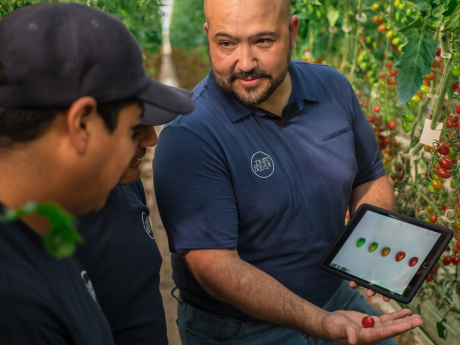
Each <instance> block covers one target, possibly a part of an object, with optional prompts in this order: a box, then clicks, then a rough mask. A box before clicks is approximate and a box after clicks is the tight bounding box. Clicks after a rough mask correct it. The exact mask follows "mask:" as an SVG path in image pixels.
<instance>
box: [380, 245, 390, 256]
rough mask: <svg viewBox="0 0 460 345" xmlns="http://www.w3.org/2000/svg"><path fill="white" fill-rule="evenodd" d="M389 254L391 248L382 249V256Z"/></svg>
mask: <svg viewBox="0 0 460 345" xmlns="http://www.w3.org/2000/svg"><path fill="white" fill-rule="evenodd" d="M390 252H391V248H390V247H385V248H383V249H382V256H383V257H385V256H387V255H388V254H390Z"/></svg>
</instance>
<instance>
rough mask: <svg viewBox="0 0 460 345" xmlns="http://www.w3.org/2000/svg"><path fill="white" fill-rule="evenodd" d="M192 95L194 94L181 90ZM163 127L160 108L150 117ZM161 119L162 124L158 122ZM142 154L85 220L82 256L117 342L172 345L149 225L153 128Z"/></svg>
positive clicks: (146, 129)
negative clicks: (145, 167)
mask: <svg viewBox="0 0 460 345" xmlns="http://www.w3.org/2000/svg"><path fill="white" fill-rule="evenodd" d="M178 90H180V91H181V92H183V93H184V94H186V95H188V96H191V94H192V92H191V91H187V90H182V89H178ZM146 117H152V118H153V121H152V122H150V123H153V124H155V123H156V124H160V123H158V120H157V118H158V117H160V118H162V119H164V120H166V117H163V116H162V114H161V111H160V110H158V109H157V110H156V111H155V112H152V111H150V112H147V113H146V114H144V119H143V123H144V122H145V121H146ZM155 120H156V121H155ZM134 138H135V142H136V146H137V149H136V154H135V156H134V158H133V160H132V161H131V162H130V165H129V167H128V169H126V171H125V172H124V174H123V176H122V178H121V180H120V182H119V186H117V187H116V188H115V189H114V190H113V191H112V192H111V193H110V195H109V197H108V199H107V203H106V205H105V206H104V208H103V209H102V210H101V211H99V212H95V213H90V214H88V215H85V216H83V217H81V218H80V223H79V230H80V232H81V234H82V235H83V237H84V239H85V245H84V246H81V247H80V248H79V249H78V251H77V257H78V259H79V260H80V262H81V263H82V265H83V267H84V268H85V270H86V271H87V272H88V274H89V276H90V277H91V280H92V282H93V287H94V290H95V292H96V295H97V297H98V301H99V305H100V306H101V309H102V311H103V312H104V314H105V316H106V317H107V320H108V321H109V324H110V327H111V329H112V333H113V338H114V341H115V344H117V345H121V344H126V345H130V344H156V345H167V344H168V339H167V332H166V318H165V312H164V308H163V300H162V296H161V293H160V290H159V284H160V268H161V264H162V258H161V255H160V251H159V250H158V246H157V244H156V241H155V238H154V234H153V231H152V228H151V225H150V221H149V213H150V211H149V208H148V207H147V202H146V197H145V193H144V188H143V185H142V182H141V180H140V175H141V171H140V169H139V166H140V164H141V163H142V158H143V157H144V156H145V153H146V150H147V147H149V146H155V145H156V143H157V141H158V137H157V134H156V132H155V129H154V127H152V126H140V127H139V128H138V129H137V130H136V132H135V134H134Z"/></svg>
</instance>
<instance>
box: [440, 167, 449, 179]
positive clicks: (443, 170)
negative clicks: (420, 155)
mask: <svg viewBox="0 0 460 345" xmlns="http://www.w3.org/2000/svg"><path fill="white" fill-rule="evenodd" d="M438 175H439V176H441V177H442V178H449V177H451V176H452V175H451V173H450V172H448V171H447V169H446V168H441V169H439V170H438Z"/></svg>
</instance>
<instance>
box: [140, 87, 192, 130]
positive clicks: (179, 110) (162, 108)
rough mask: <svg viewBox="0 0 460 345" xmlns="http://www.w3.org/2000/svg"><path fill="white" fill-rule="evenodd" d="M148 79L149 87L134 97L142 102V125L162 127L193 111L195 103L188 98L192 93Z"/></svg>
mask: <svg viewBox="0 0 460 345" xmlns="http://www.w3.org/2000/svg"><path fill="white" fill-rule="evenodd" d="M149 79H150V85H149V87H148V88H147V89H145V90H144V91H143V92H142V93H141V94H139V95H137V96H136V98H138V99H140V100H141V101H144V116H143V117H142V121H141V124H142V125H145V126H158V125H163V124H165V123H168V122H171V121H172V120H174V119H175V118H176V116H177V115H179V114H188V113H190V112H192V111H193V109H195V103H194V102H193V101H192V100H191V98H190V97H191V95H192V91H189V90H184V89H179V88H176V87H172V86H167V85H163V84H161V83H159V82H157V81H155V80H153V79H151V78H149Z"/></svg>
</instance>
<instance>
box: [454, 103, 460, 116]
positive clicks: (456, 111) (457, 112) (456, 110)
mask: <svg viewBox="0 0 460 345" xmlns="http://www.w3.org/2000/svg"><path fill="white" fill-rule="evenodd" d="M455 114H460V104H459V105H457V108H455Z"/></svg>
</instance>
